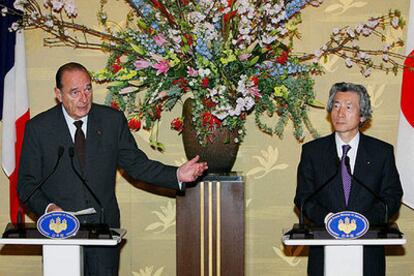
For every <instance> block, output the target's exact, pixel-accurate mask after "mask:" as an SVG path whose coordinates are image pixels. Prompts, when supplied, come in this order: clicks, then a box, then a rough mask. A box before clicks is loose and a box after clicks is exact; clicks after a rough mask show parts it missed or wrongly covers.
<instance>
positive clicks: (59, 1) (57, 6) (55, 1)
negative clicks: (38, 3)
mask: <svg viewBox="0 0 414 276" xmlns="http://www.w3.org/2000/svg"><path fill="white" fill-rule="evenodd" d="M50 3H51V4H52V9H53V11H55V12H59V11H60V10H61V9H62V8H63V5H64V3H63V0H51V1H50Z"/></svg>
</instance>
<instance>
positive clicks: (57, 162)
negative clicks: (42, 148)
mask: <svg viewBox="0 0 414 276" xmlns="http://www.w3.org/2000/svg"><path fill="white" fill-rule="evenodd" d="M64 151H65V148H64V147H63V146H59V148H58V158H57V160H56V163H55V166H54V167H53V169H52V171H51V172H50V173H49V174H48V175H47V176H46V177H44V178H43V179H42V180H41V181H40V182H39V184H37V186H36V187H34V189H33V190H32V191H31V192H30V193H29V195H28V196H27V197H26V198H25V199H24V200H23V201H22V204H25V203H26V202H27V201H28V200H29V199H30V198H31V197H32V196H33V194H34V193H35V192H36V191H37V190H38V189H39V188H40V187H42V185H43V184H44V183H45V182H46V181H47V180H48V179H49V178H50V177H51V176H52V175H53V174H54V173H55V172H56V169H57V167H58V165H59V163H60V159H61V158H62V156H63V152H64Z"/></svg>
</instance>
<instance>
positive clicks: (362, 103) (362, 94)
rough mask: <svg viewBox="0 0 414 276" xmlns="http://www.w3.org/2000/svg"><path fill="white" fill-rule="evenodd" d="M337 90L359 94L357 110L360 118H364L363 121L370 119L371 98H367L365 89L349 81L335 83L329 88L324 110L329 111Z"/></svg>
mask: <svg viewBox="0 0 414 276" xmlns="http://www.w3.org/2000/svg"><path fill="white" fill-rule="evenodd" d="M338 92H351V93H356V94H358V95H359V111H360V115H361V117H362V118H364V122H366V121H368V120H370V119H371V118H372V109H371V100H370V99H369V95H368V92H367V89H366V88H365V87H364V86H362V85H360V84H355V83H349V82H338V83H335V84H334V85H333V86H332V88H331V90H330V91H329V99H328V103H327V105H326V110H327V111H328V112H329V113H330V112H331V111H332V107H333V99H334V97H335V95H336V93H338Z"/></svg>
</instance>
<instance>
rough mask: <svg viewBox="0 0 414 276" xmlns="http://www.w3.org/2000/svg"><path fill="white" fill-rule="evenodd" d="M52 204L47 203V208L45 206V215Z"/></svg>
mask: <svg viewBox="0 0 414 276" xmlns="http://www.w3.org/2000/svg"><path fill="white" fill-rule="evenodd" d="M53 204H54V203H49V204H48V205H47V206H46V209H45V214H47V213H48V211H47V210H48V209H49V207H50V206H51V205H53Z"/></svg>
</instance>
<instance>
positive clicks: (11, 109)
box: [2, 32, 29, 176]
mask: <svg viewBox="0 0 414 276" xmlns="http://www.w3.org/2000/svg"><path fill="white" fill-rule="evenodd" d="M28 109H29V103H28V97H27V82H26V54H25V45H24V34H23V32H17V33H16V47H15V61H14V66H13V68H12V69H11V70H10V71H9V72H8V73H7V75H6V77H5V80H4V97H3V138H2V166H3V170H4V172H5V173H6V175H7V176H10V175H11V174H12V173H13V171H14V170H15V166H16V161H15V160H16V159H15V158H16V157H15V143H16V127H15V124H16V120H17V119H18V118H20V117H21V116H22V115H23V114H24V113H26V112H27V110H28Z"/></svg>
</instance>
